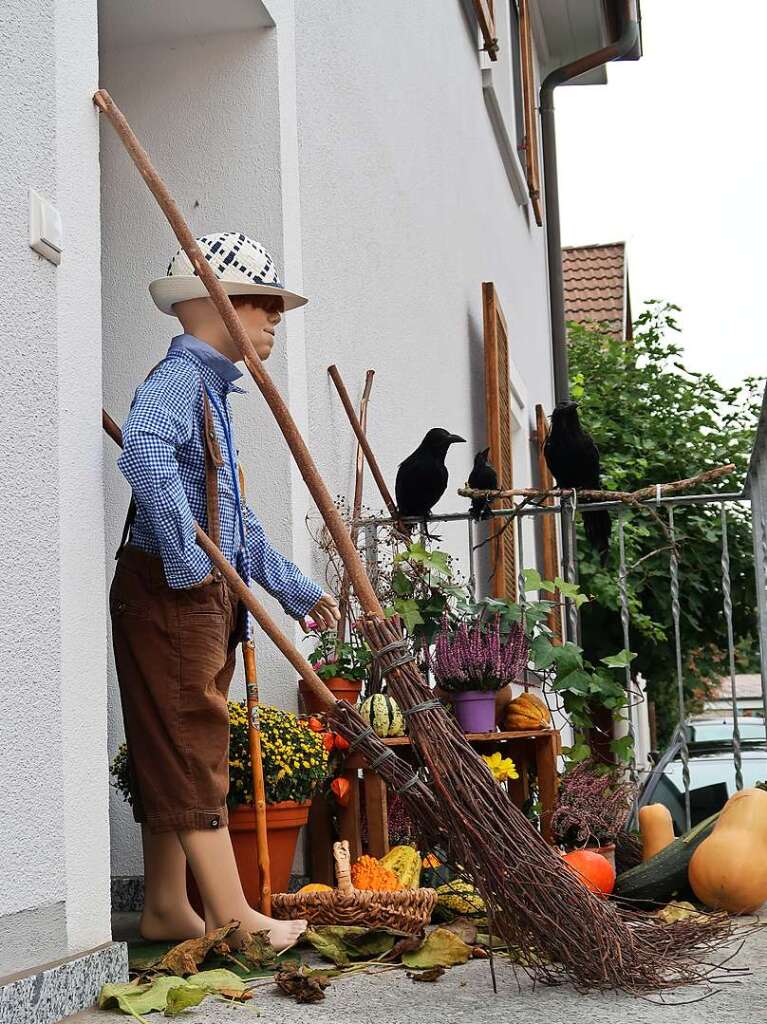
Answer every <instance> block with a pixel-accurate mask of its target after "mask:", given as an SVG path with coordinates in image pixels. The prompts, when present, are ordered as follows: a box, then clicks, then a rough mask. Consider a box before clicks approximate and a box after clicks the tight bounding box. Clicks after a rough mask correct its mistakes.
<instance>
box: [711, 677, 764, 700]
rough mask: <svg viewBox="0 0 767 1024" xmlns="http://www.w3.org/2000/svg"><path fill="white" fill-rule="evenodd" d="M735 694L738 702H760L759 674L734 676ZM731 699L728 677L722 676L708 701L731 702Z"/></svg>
mask: <svg viewBox="0 0 767 1024" xmlns="http://www.w3.org/2000/svg"><path fill="white" fill-rule="evenodd" d="M735 693H736V694H737V696H738V700H761V697H762V677H761V676H760V675H759V673H753V674H752V673H739V674H738V675H736V676H735ZM731 699H732V688H731V686H730V677H729V676H722V678H721V679H720V680H719V685H718V686H717V688H716V689H715V690H714V691H713V692H712V693H711V695H710V697H709V700H711V701H715V700H731Z"/></svg>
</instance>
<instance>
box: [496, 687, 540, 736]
mask: <svg viewBox="0 0 767 1024" xmlns="http://www.w3.org/2000/svg"><path fill="white" fill-rule="evenodd" d="M550 723H551V714H550V713H549V709H548V707H547V706H546V703H545V701H543V700H541V698H540V697H538V696H536V695H535V694H534V693H521V694H520V695H519V697H515V698H514V700H513V701H511V702H510V703H509V704H508V705H507V706H506V716H505V719H504V724H505V726H506V728H507V729H510V730H515V729H518V730H529V729H545V728H546V727H547V726H548V725H549V724H550Z"/></svg>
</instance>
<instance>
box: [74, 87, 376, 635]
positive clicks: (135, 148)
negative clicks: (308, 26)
mask: <svg viewBox="0 0 767 1024" xmlns="http://www.w3.org/2000/svg"><path fill="white" fill-rule="evenodd" d="M93 102H94V103H95V104H96V106H97V107H98V108H99V110H100V111H101V112H102V113H103V114H105V115H106V117H107V118H108V119H109V121H110V122H111V124H112V126H113V127H114V129H115V131H116V132H117V134H118V136H119V137H120V139H121V141H122V143H123V145H124V146H125V148H126V149H127V151H128V153H129V154H130V156H131V159H132V160H133V162H134V163H135V165H136V167H137V168H138V170H139V173H140V174H141V176H142V178H143V179H144V181H145V182H146V183H147V185H148V187H149V190H150V192H151V193H152V195H153V196H154V197H155V199H156V200H157V202H158V204H159V206H160V209H161V210H162V212H163V213H164V214H165V217H166V218H167V220H168V223H169V224H170V226H171V228H172V229H173V231H174V233H175V235H176V238H178V240H179V243H180V245H181V247H182V249H183V250H184V252H185V253H186V254H187V256H188V257H189V259H190V261H191V263H192V266H193V267H194V270H195V272H196V273H197V274H198V276H199V278H200V280H201V281H202V282H203V284H204V285H205V287H206V288H207V290H208V293H209V295H210V297H211V300H212V301H213V304H214V305H215V307H216V309H217V310H218V312H219V313H220V314H221V319H222V320H223V321H224V325H225V326H226V329H227V330H228V332H229V334H230V336H231V338H232V340H233V341H234V343H235V345H236V346H237V348H238V350H239V352H240V355H241V356H242V358H243V360H244V362H245V366H246V367H247V368H248V371H249V373H250V375H251V377H252V378H253V380H254V381H255V382H256V385H257V387H258V389H259V391H260V392H261V394H262V395H263V396H264V398H265V399H266V402H267V404H268V405H269V408H270V409H271V411H272V413H273V415H274V418H275V420H276V421H277V425H278V426H279V428H280V430H281V431H282V434H283V436H284V437H285V440H286V441H287V443H288V447H289V448H290V451H291V453H292V455H293V458H294V460H295V463H296V465H297V466H298V469H299V471H300V473H301V475H302V476H303V478H304V481H305V482H306V485H307V487H308V488H309V492H310V494H311V496H312V498H313V499H314V501H315V503H316V505H317V508H318V509H319V511H320V514H321V515H322V518H323V519H324V521H325V524H326V525H327V528H328V531H329V533H330V535H331V537H332V538H333V541H334V542H335V545H336V548H337V549H338V553H339V555H340V556H341V559H342V561H343V563H344V565H345V566H346V571H347V572H348V574H349V579H350V581H351V584H352V586H353V587H354V590H355V591H356V593H357V597H358V599H359V602H360V604H361V605H362V607H363V609H364V610H365V612H366V613H367V614H368V615H373V616H375V617H377V618H383V617H384V611H383V608H382V607H381V603H380V601H379V600H378V597H377V596H376V593H375V590H374V589H373V586H372V584H371V582H370V580H369V579H368V577H367V574H366V572H365V568H364V566H363V564H362V560H361V559H360V557H359V554H358V553H357V549H356V548H355V546H354V544H353V543H352V539H351V537H350V535H349V531H348V530H347V528H346V526H345V524H344V521H343V519H342V518H341V516H340V514H339V512H338V509H337V508H336V507H335V505H334V503H333V498H332V497H331V495H330V491H329V490H328V489H327V487H326V486H325V483H324V481H323V479H322V477H321V476H320V474H319V471H318V470H317V467H316V465H315V464H314V460H313V459H312V457H311V455H310V454H309V449H308V448H307V447H306V444H305V442H304V439H303V438H302V436H301V433H300V431H299V429H298V427H297V425H296V422H295V420H294V419H293V417H292V415H291V413H290V410H289V409H288V407H287V405H286V404H285V401H284V400H283V398H282V396H281V395H280V393H279V391H278V390H277V388H276V387H275V385H274V382H273V381H272V379H271V377H270V376H269V374H268V373H267V372H266V370H265V369H264V365H263V363H262V362H261V359H260V358H259V355H258V353H257V352H256V349H255V347H254V346H253V344H252V342H251V340H250V338H249V337H248V334H247V332H246V330H245V328H244V327H243V325H242V322H241V320H240V318H239V317H238V315H237V312H236V311H235V308H234V306H233V305H232V303H231V302H230V300H229V296H228V295H227V294H226V292H225V291H224V289H223V288H222V286H221V283H220V281H219V280H218V278H217V277H216V275H215V274H214V273H213V271H212V270H211V268H210V265H209V264H208V261H207V260H206V259H205V257H204V256H203V254H202V252H201V250H200V247H199V246H198V245H197V242H196V241H195V238H194V236H193V234H192V232H191V231H190V230H189V227H188V226H187V224H186V221H185V220H184V218H183V216H182V214H181V211H180V210H179V208H178V206H177V205H176V203H175V201H174V200H173V197H172V196H171V194H170V192H169V191H168V188H167V186H166V185H165V183H164V182H163V180H162V178H161V177H160V175H159V174H158V173H157V171H156V170H155V169H154V167H153V166H152V164H151V161H150V160H149V156H148V155H147V153H146V151H145V150H144V149H143V147H142V146H141V143H140V142H139V140H138V138H137V137H136V136H135V135H134V133H133V131H132V129H131V127H130V125H129V124H128V122H127V121H126V119H125V116H124V115H123V113H122V111H121V110H120V109H119V108H118V107H117V105H116V104H115V102H114V100H113V99H112V97H111V96H110V95H109V93H108V92H107V91H106V90H105V89H99V90H98V92H97V93H96V94H95V95H94V97H93ZM204 536H205V535H204V534H203V537H204ZM205 540H207V542H208V544H210V540H209V539H208V538H205ZM200 545H201V547H203V548H204V550H205V551H206V552H207V553H208V554H210V551H209V550H208V548H207V547H206V545H205V543H204V541H203V540H202V538H200ZM211 557H212V556H211ZM222 571H223V570H222ZM235 575H236V574H235ZM243 587H244V584H243ZM254 617H255V612H254ZM256 618H257V617H256ZM257 621H258V619H257ZM278 646H279V645H278ZM280 649H282V648H280ZM283 653H284V652H283Z"/></svg>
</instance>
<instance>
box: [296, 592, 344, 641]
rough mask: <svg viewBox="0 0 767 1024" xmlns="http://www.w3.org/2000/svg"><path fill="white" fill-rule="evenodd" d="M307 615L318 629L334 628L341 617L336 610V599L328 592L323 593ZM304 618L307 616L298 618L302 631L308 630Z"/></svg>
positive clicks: (306, 631)
mask: <svg viewBox="0 0 767 1024" xmlns="http://www.w3.org/2000/svg"><path fill="white" fill-rule="evenodd" d="M309 615H310V616H311V617H312V618H313V619H314V622H315V624H316V626H317V628H318V629H335V626H336V623H337V622H338V620H339V619H340V618H341V613H340V612H339V610H338V605H337V604H336V599H335V598H334V597H332V596H331V595H330V594H323V595H322V597H321V598H320V599H319V601H318V602H317V604H316V605H315V606H314V608H312V610H311V611H310V612H309ZM306 618H308V616H307V617H304V618H303V619H299V620H298V621H299V624H300V626H301V629H303V631H304V633H308V632H309V626H308V625H307V622H306Z"/></svg>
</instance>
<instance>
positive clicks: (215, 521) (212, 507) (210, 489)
mask: <svg viewBox="0 0 767 1024" xmlns="http://www.w3.org/2000/svg"><path fill="white" fill-rule="evenodd" d="M159 365H160V363H158V364H157V366H159ZM157 366H153V367H152V369H151V370H150V371H149V373H148V374H147V376H146V378H145V379H146V380H149V378H150V377H151V376H152V374H153V373H154V371H155V370H156V369H157ZM201 383H202V382H201ZM202 405H203V417H204V424H205V429H204V430H203V440H204V449H205V498H206V502H207V509H208V531H207V532H208V536H209V537H210V539H211V540H212V541H213V543H214V544H215V545H216V547H220V546H221V523H220V513H219V502H218V467H219V466H223V464H224V459H223V456H222V455H221V447H220V445H219V443H218V438H217V437H216V428H215V425H214V423H213V414H212V412H211V409H210V402H209V400H208V396H207V394H206V393H205V387H204V386H203V388H202ZM135 518H136V499H135V498H134V497H133V495H131V500H130V504H129V506H128V513H127V515H126V516H125V524H124V526H123V532H122V536H121V538H120V546H119V547H118V549H117V553H116V554H115V559H118V558H119V557H120V555H121V554H122V550H123V548H124V547H125V545H126V544H127V543H128V535H129V533H130V529H131V526H133V522H134V520H135Z"/></svg>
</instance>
